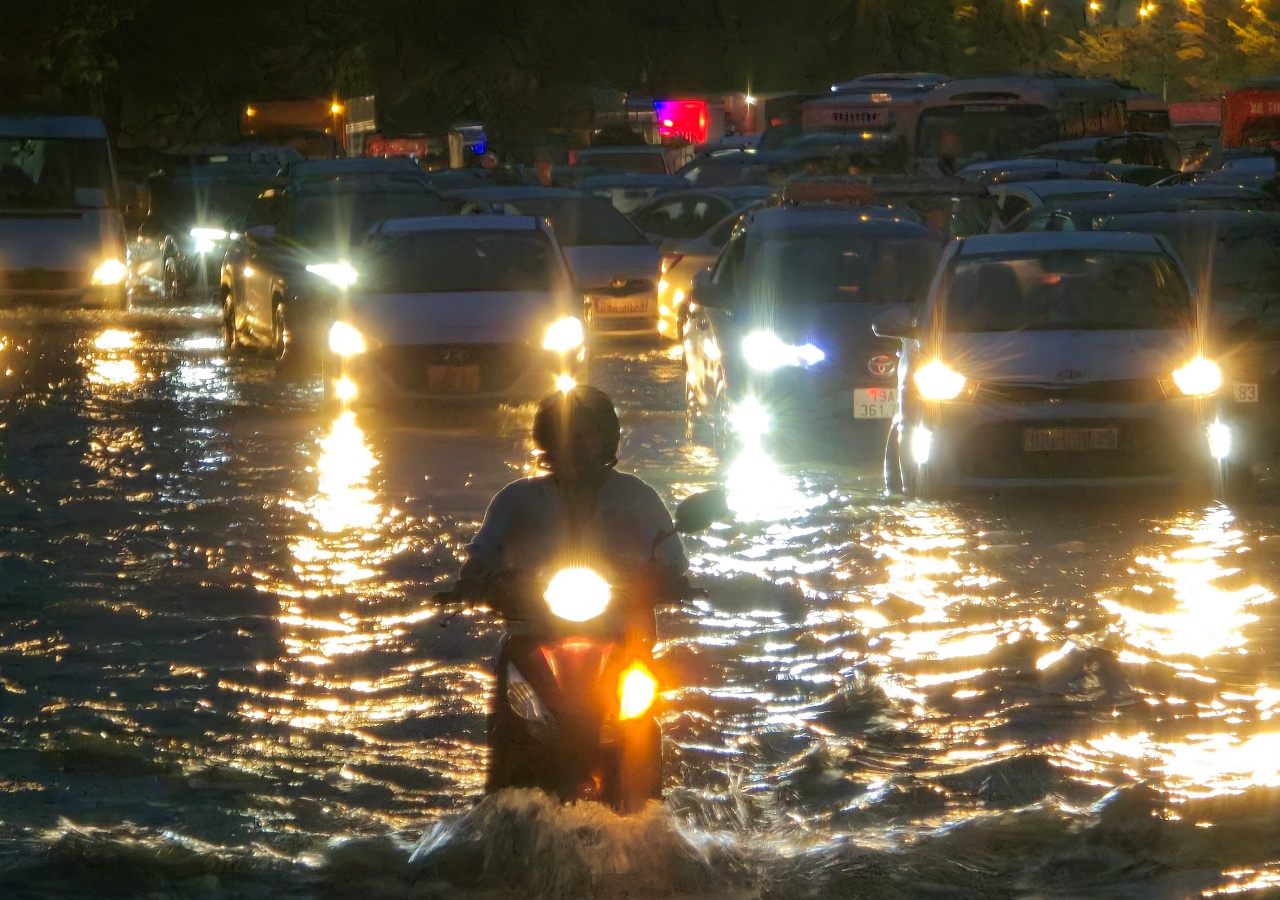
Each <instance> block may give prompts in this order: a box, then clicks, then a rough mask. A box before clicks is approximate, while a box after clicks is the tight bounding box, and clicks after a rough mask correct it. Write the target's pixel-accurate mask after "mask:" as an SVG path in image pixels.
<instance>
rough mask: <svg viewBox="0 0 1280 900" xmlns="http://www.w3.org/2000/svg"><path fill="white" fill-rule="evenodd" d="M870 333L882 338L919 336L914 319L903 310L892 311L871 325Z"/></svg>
mask: <svg viewBox="0 0 1280 900" xmlns="http://www.w3.org/2000/svg"><path fill="white" fill-rule="evenodd" d="M871 333H872V334H874V335H875V336H876V337H883V338H900V339H907V338H914V337H916V336H918V335H919V334H920V329H919V327H918V326H917V325H916V318H915V316H914V315H912V314H911V313H909V312H907V311H906V310H903V309H893V310H890V311H889V312H886V313H885V314H884V315H882V316H879V317H878V318H877V319H876V320H875V321H874V322H872V323H871Z"/></svg>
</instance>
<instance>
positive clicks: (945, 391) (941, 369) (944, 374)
mask: <svg viewBox="0 0 1280 900" xmlns="http://www.w3.org/2000/svg"><path fill="white" fill-rule="evenodd" d="M915 377H916V387H917V388H919V390H920V396H921V397H923V398H924V399H926V400H954V399H955V398H956V397H959V396H960V392H961V391H963V390H964V376H963V375H961V374H960V373H959V372H955V371H952V370H951V369H949V368H947V367H946V366H945V365H943V363H942V361H941V360H937V359H935V360H934V361H933V362H929V363H925V364H924V365H923V366H921V367H920V368H919V370H918V371H917V372H916V376H915Z"/></svg>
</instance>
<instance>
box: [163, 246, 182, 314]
mask: <svg viewBox="0 0 1280 900" xmlns="http://www.w3.org/2000/svg"><path fill="white" fill-rule="evenodd" d="M162 278H163V286H162V288H161V289H162V290H163V292H164V302H165V303H177V302H178V290H179V285H178V260H177V258H176V257H173V256H166V257H165V258H164V265H163V268H162Z"/></svg>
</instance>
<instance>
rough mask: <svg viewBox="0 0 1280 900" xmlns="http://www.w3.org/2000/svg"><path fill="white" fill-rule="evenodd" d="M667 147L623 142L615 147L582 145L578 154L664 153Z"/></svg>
mask: <svg viewBox="0 0 1280 900" xmlns="http://www.w3.org/2000/svg"><path fill="white" fill-rule="evenodd" d="M666 152H667V148H665V147H659V146H657V145H655V144H624V145H622V146H617V147H583V148H582V149H581V150H579V151H578V156H579V157H581V156H583V155H584V154H585V155H588V156H597V155H599V156H605V155H610V154H617V153H655V154H656V153H666Z"/></svg>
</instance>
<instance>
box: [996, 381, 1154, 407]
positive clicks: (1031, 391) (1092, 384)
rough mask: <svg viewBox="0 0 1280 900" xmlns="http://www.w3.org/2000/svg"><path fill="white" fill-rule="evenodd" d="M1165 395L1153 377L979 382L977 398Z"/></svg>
mask: <svg viewBox="0 0 1280 900" xmlns="http://www.w3.org/2000/svg"><path fill="white" fill-rule="evenodd" d="M1164 397H1165V394H1164V389H1163V388H1162V387H1161V386H1160V382H1159V381H1157V380H1155V379H1154V378H1148V379H1130V380H1125V381H1083V382H1080V383H1079V384H1046V385H1040V384H999V383H991V382H985V383H981V384H979V385H978V388H977V392H976V393H975V395H974V400H975V401H976V402H988V403H1045V402H1053V401H1055V400H1069V401H1091V402H1097V403H1157V402H1159V401H1161V400H1163V399H1164Z"/></svg>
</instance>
